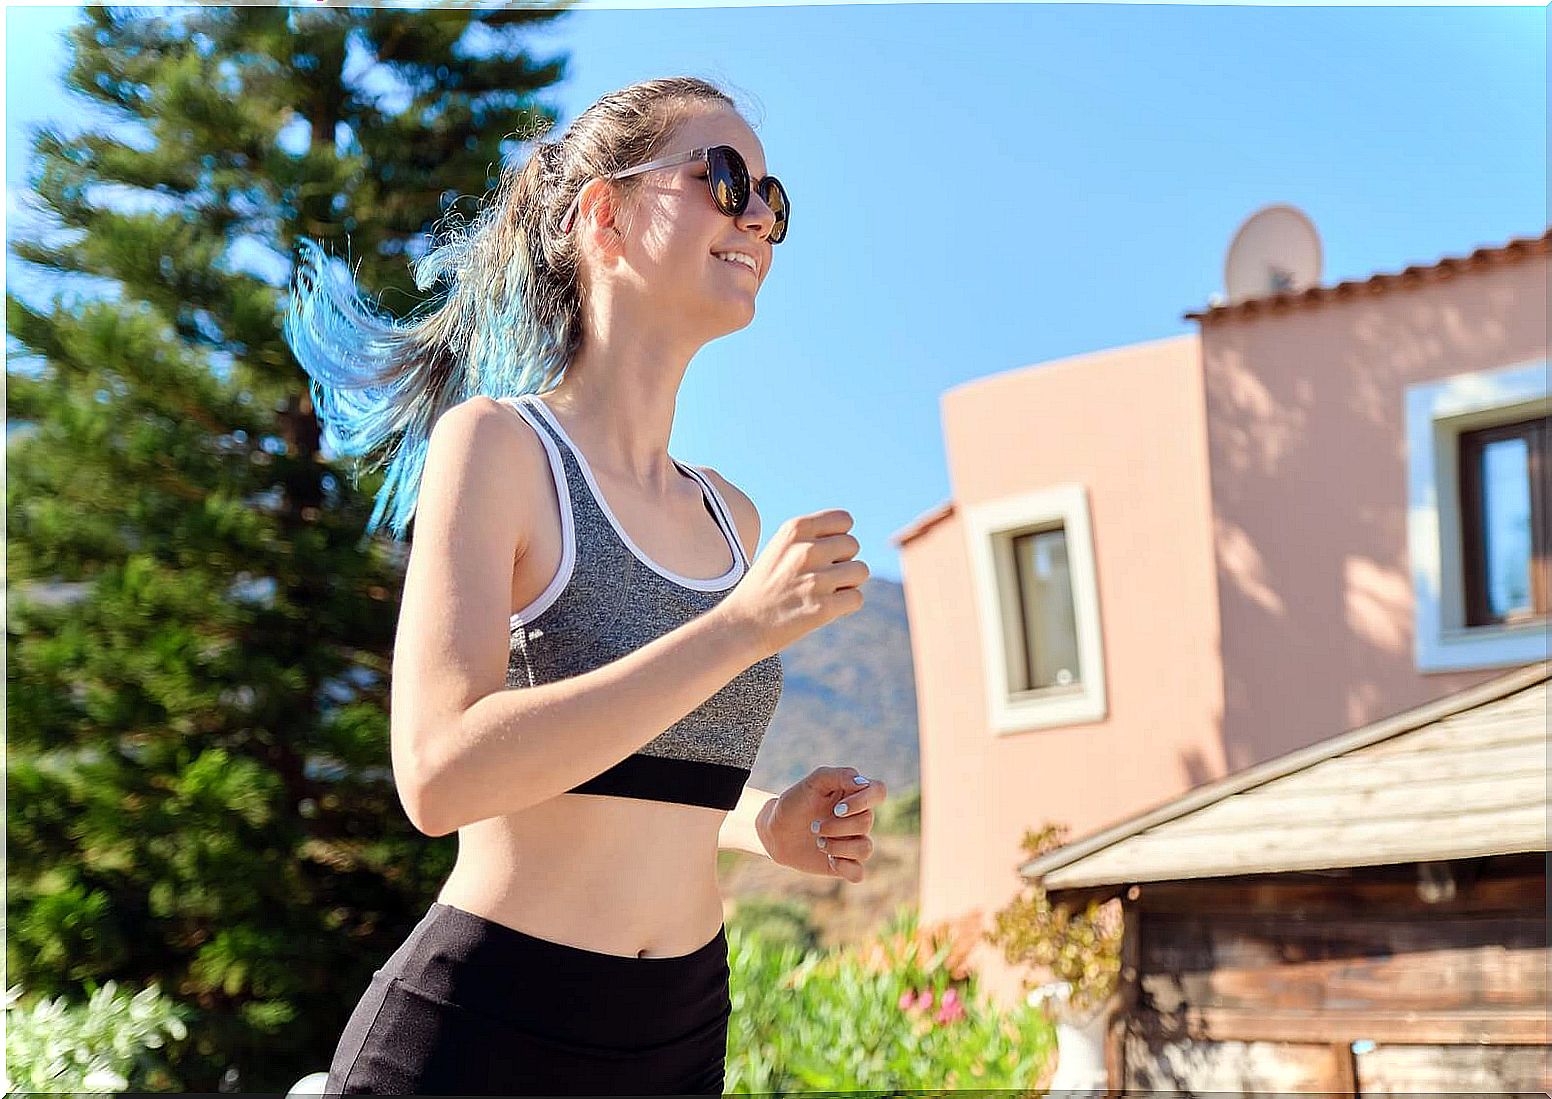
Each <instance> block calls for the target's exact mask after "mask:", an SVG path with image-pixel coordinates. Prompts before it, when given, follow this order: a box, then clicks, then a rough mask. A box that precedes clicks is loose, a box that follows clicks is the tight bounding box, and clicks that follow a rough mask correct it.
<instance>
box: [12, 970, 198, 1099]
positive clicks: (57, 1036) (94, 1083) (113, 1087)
mask: <svg viewBox="0 0 1552 1099" xmlns="http://www.w3.org/2000/svg"><path fill="white" fill-rule="evenodd" d="M21 996H22V987H21V986H20V985H13V986H12V987H11V988H9V989H8V990H7V991H6V994H5V1073H4V1084H5V1092H6V1093H7V1094H12V1093H16V1092H29V1091H69V1092H118V1091H124V1090H139V1091H176V1090H181V1089H180V1088H179V1087H178V1082H177V1081H176V1080H175V1079H174V1078H173V1077H172V1076H171V1075H170V1074H169V1073H168V1072H167V1070H166V1068H165V1066H164V1065H163V1064H162V1063H161V1061H160V1059H159V1058H157V1057H156V1056H154V1055H152V1054H150V1053H149V1052H148V1051H149V1050H152V1049H159V1048H161V1046H162V1045H163V1043H164V1042H165V1039H164V1037H163V1034H164V1033H165V1034H166V1035H167V1036H169V1037H171V1038H173V1039H175V1040H182V1039H183V1038H185V1037H187V1036H188V1028H187V1027H186V1026H185V1024H184V1018H183V1016H184V1009H182V1008H180V1007H178V1006H177V1005H176V1004H174V1003H173V1002H172V1001H170V1000H168V999H167V998H165V997H164V996H162V994H161V992H160V991H159V990H158V989H157V988H156V987H155V986H152V987H150V988H144V989H141V990H140V991H139V992H137V993H135V994H134V995H130V994H129V993H128V992H126V991H123V990H121V989H120V988H119V987H118V985H117V983H116V982H114V981H109V982H108V983H107V984H105V985H103V986H102V987H101V988H94V989H93V990H92V992H91V995H90V998H89V999H88V1000H87V1001H86V1003H84V1004H74V1005H72V1004H70V1003H68V1002H67V1001H66V1000H65V998H64V997H63V996H61V997H59V998H57V999H54V1000H50V999H47V998H44V999H41V1000H39V1001H38V1002H37V1003H35V1004H33V1005H32V1006H31V1007H21V1006H19V1005H18V1003H17V1001H18V1000H19V999H20V998H21Z"/></svg>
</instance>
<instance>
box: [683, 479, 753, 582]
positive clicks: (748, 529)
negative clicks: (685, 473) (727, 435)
mask: <svg viewBox="0 0 1552 1099" xmlns="http://www.w3.org/2000/svg"><path fill="white" fill-rule="evenodd" d="M695 468H696V469H698V470H700V471H701V472H702V473H704V474H705V475H706V476H707V477H708V478H710V479H711V483H712V484H714V485H716V486H717V491H718V492H720V493H721V494H722V498H723V499H724V500H726V501H727V506H728V507H730V508H732V509H733V524H734V525H735V526H736V527H738V540H739V541H740V542H742V543H743V545H744V556H745V557H747V558H748V559H749V560H751V561H753V560H754V556H755V551H756V550H758V549H759V548H760V510H759V509H758V508H756V507H755V506H754V501H753V500H751V499H749V497H748V496H747V495H746V494H745V493H744V492H743V490H741V489H740V488H739V487H738V486H737V485H735V484H734V483H733V482H732V481H729V480H728V479H727V478H726V477H724V476H722V474H720V473H718V472H717V471H716V470H714V469H712V468H711V467H710V466H696V467H695Z"/></svg>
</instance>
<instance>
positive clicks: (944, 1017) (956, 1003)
mask: <svg viewBox="0 0 1552 1099" xmlns="http://www.w3.org/2000/svg"><path fill="white" fill-rule="evenodd" d="M964 1017H965V1005H964V1003H963V1002H962V1001H961V1000H960V998H959V990H958V989H955V988H951V989H949V990H948V991H947V992H945V993H943V1001H942V1003H941V1005H940V1006H939V1007H938V1013H937V1015H935V1016H934V1017H933V1021H934V1022H939V1023H952V1022H953V1021H954V1020H956V1019H963V1018H964Z"/></svg>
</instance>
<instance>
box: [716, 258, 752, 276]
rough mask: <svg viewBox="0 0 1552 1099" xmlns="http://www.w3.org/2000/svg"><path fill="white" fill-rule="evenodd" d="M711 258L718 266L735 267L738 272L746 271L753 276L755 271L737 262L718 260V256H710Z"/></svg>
mask: <svg viewBox="0 0 1552 1099" xmlns="http://www.w3.org/2000/svg"><path fill="white" fill-rule="evenodd" d="M711 258H712V259H714V260H716V261H717V262H718V263H720V264H722V265H724V266H726V267H737V268H738V269H739V270H740V271H747V272H749V273H750V274H751V275H754V274H755V269H754V268H753V267H749V266H747V265H745V264H742V263H739V262H738V261H737V260H730V259H722V258H720V257H718V256H712V257H711ZM756 277H758V276H756Z"/></svg>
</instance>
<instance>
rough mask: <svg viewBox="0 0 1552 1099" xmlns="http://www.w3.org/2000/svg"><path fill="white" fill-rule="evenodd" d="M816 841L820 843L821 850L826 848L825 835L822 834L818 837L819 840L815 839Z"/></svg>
mask: <svg viewBox="0 0 1552 1099" xmlns="http://www.w3.org/2000/svg"><path fill="white" fill-rule="evenodd" d="M814 842H815V843H817V844H818V845H819V848H820V850H823V849H824V845H825V838H824V837H823V836H820V837H819V838H818V839H817V840H815V841H814Z"/></svg>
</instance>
